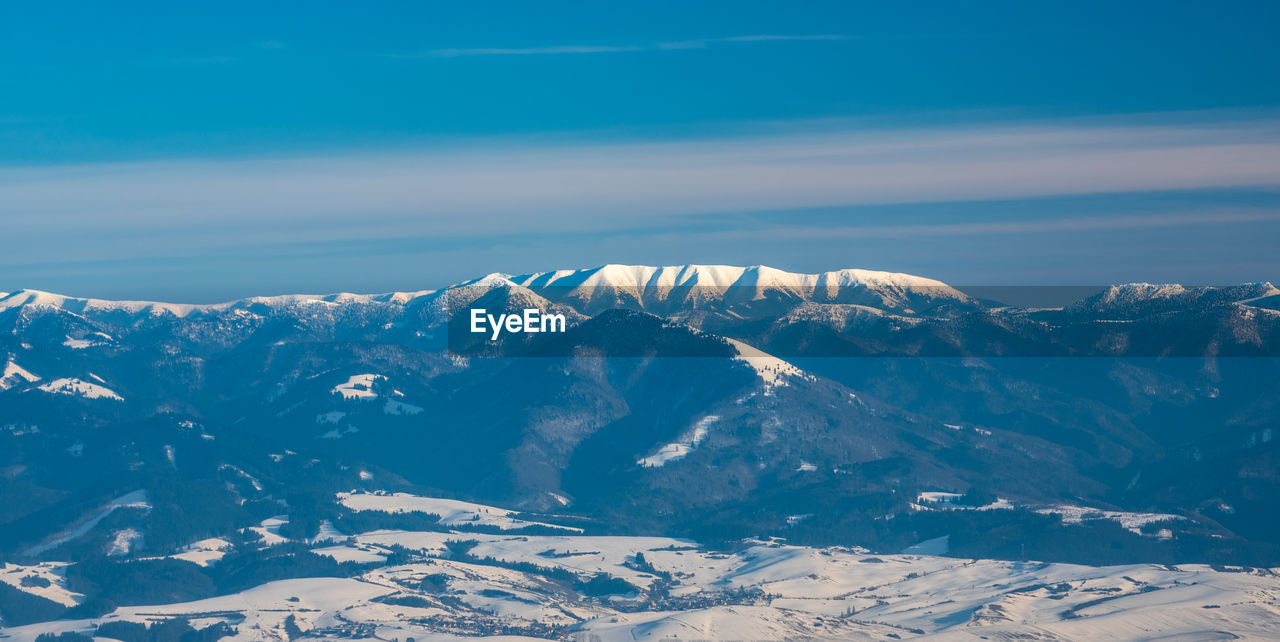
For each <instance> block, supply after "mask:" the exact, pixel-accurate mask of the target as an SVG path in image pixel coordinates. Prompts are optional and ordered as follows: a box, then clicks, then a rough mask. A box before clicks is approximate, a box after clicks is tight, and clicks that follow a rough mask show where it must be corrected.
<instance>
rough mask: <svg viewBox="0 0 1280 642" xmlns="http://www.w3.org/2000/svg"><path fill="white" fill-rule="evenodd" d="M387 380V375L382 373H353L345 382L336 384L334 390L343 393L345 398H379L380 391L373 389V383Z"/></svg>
mask: <svg viewBox="0 0 1280 642" xmlns="http://www.w3.org/2000/svg"><path fill="white" fill-rule="evenodd" d="M385 380H386V377H385V376H383V375H380V374H358V375H351V376H350V377H348V378H347V380H346V381H345V382H343V383H340V384H338V385H336V386H334V387H333V392H336V393H338V394H340V395H342V398H343V399H377V398H378V393H376V392H374V391H373V384H374V382H376V381H385Z"/></svg>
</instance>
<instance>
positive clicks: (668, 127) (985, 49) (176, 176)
mask: <svg viewBox="0 0 1280 642" xmlns="http://www.w3.org/2000/svg"><path fill="white" fill-rule="evenodd" d="M973 4H975V3H912V4H909V5H908V4H902V3H853V2H839V3H740V2H737V3H715V2H678V3H661V2H645V3H634V4H632V3H486V4H483V5H478V4H477V3H457V4H443V3H427V2H423V3H371V4H370V3H362V4H361V5H359V6H356V5H353V4H351V3H342V4H337V3H334V4H328V3H305V4H291V3H272V4H270V5H269V6H267V3H242V4H237V3H219V4H217V5H213V4H201V5H196V4H194V3H155V4H154V5H134V7H133V8H132V9H129V10H127V11H125V10H121V9H120V8H118V7H115V6H110V5H107V4H104V3H70V4H62V3H30V6H17V5H16V4H15V3H10V4H9V5H6V6H5V7H4V8H0V57H2V58H0V59H2V60H3V63H2V64H0V228H3V229H6V230H7V232H8V233H6V234H5V235H4V236H7V237H10V239H11V240H10V241H9V242H7V243H6V248H7V249H6V252H4V253H3V254H0V291H3V290H13V289H18V288H23V287H29V288H38V289H46V290H54V291H60V292H65V293H69V294H78V295H93V296H103V297H135V298H164V299H171V300H180V301H209V300H217V299H224V298H231V297H237V296H244V295H249V294H270V293H277V292H297V291H309V292H327V291H336V290H348V291H384V290H391V289H420V288H424V287H434V286H438V285H443V284H446V283H449V282H452V281H457V280H461V279H465V278H469V277H472V276H476V275H478V274H483V273H487V272H493V271H505V272H526V271H533V270H543V269H553V268H565V267H585V266H591V265H597V264H601V263H606V262H629V263H650V264H653V263H665V264H674V263H689V262H700V263H738V264H744V263H745V264H757V263H763V264H769V265H774V266H776V267H781V268H785V269H793V270H802V271H816V270H823V269H835V268H841V267H863V268H871V269H888V270H896V271H906V272H912V273H918V274H923V275H926V276H932V277H936V278H941V279H943V280H946V281H949V282H953V283H963V284H979V283H982V284H1005V283H1020V284H1035V283H1053V284H1057V283H1089V284H1096V283H1109V282H1117V281H1134V280H1142V281H1182V282H1195V283H1234V282H1241V281H1257V280H1272V281H1275V280H1280V260H1277V259H1276V258H1275V256H1274V254H1275V253H1274V252H1273V251H1272V248H1273V246H1274V240H1275V239H1278V238H1280V190H1278V189H1277V186H1278V185H1280V82H1278V81H1280V73H1278V72H1280V64H1278V63H1277V60H1280V39H1277V38H1276V37H1275V33H1277V28H1278V27H1280V5H1276V4H1274V3H1248V2H1245V3H1232V4H1230V5H1226V6H1221V7H1213V6H1210V5H1206V4H1203V3H1140V4H1137V3H1134V4H1130V3H1114V2H1113V3H1081V2H1072V3H1048V2H1044V3H1026V2H1017V3H982V5H981V6H979V7H975V6H972V5H973ZM14 239H21V240H17V241H16V242H15V240H14Z"/></svg>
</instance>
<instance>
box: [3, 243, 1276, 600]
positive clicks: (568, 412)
mask: <svg viewBox="0 0 1280 642" xmlns="http://www.w3.org/2000/svg"><path fill="white" fill-rule="evenodd" d="M472 307H484V308H486V309H488V310H490V311H499V310H500V311H508V312H518V311H520V310H523V309H526V308H538V309H541V310H545V311H551V312H555V313H558V314H563V315H565V317H566V318H567V319H568V329H567V331H566V332H565V333H563V334H555V335H513V336H511V337H510V338H508V339H506V340H502V341H499V342H492V341H487V340H480V339H477V338H475V337H472V336H469V335H467V334H466V333H460V330H459V329H460V328H461V327H462V326H463V325H465V317H466V310H467V309H469V308H472ZM1278 328H1280V289H1277V288H1275V287H1274V286H1272V285H1270V284H1266V283H1263V284H1250V285H1241V286H1230V287H1183V286H1176V285H1163V286H1157V285H1149V284H1129V285H1120V286H1113V287H1106V288H1098V291H1097V292H1096V293H1094V294H1092V295H1090V296H1087V297H1084V298H1082V299H1080V300H1077V301H1074V302H1071V303H1067V304H1065V305H1062V306H1060V307H1052V308H1046V307H1034V308H1028V307H1019V306H1016V305H1009V304H1007V303H1003V302H1000V301H994V300H991V299H990V298H989V297H988V296H986V295H985V293H984V292H982V291H980V290H979V289H975V288H965V287H952V286H949V285H946V284H944V283H942V282H939V281H935V280H932V279H926V278H922V277H916V276H911V275H905V274H896V273H886V272H874V271H867V270H839V271H834V272H826V273H822V274H794V273H789V272H784V271H781V270H776V269H772V268H768V267H763V266H757V267H747V268H743V267H728V266H698V265H689V266H676V267H645V266H620V265H609V266H604V267H600V268H594V269H588V270H561V271H554V272H541V273H535V274H528V275H519V276H510V275H502V274H491V275H488V276H485V277H482V278H479V279H475V280H472V281H468V282H465V283H461V284H458V285H455V286H450V287H447V288H441V289H437V290H424V291H416V292H395V293H388V294H380V295H356V294H333V295H324V296H306V295H289V296H275V297H255V298H249V299H243V300H239V301H234V302H229V303H223V304H215V305H185V304H168V303H154V302H135V301H105V300H98V299H81V298H74V297H65V296H60V295H55V294H49V293H45V292H39V291H33V290H21V291H17V292H14V293H10V294H7V295H3V296H0V362H2V363H3V373H0V374H2V376H0V560H8V561H10V562H12V563H17V564H23V565H26V566H31V565H33V564H41V563H47V564H52V563H67V562H73V563H74V564H73V565H72V566H71V567H70V568H72V569H75V568H78V567H81V566H83V567H84V568H85V569H87V570H86V571H85V573H89V576H90V577H92V578H94V579H93V580H92V581H90V580H88V579H84V577H82V575H83V574H82V575H76V571H68V573H70V574H71V577H73V578H76V577H79V578H80V579H79V580H77V581H78V582H80V584H77V585H76V586H75V587H73V588H76V589H78V594H80V595H81V596H82V598H78V599H80V600H81V601H79V602H77V606H75V608H82V607H83V608H87V607H84V604H86V603H89V602H91V601H92V599H93V598H94V596H95V595H97V596H100V597H102V598H103V599H108V598H110V599H111V600H112V601H113V602H114V603H115V604H127V603H131V602H130V601H131V600H132V603H139V604H146V603H156V602H155V600H157V599H158V597H163V598H164V600H165V601H177V600H180V599H187V598H194V597H198V596H196V595H194V594H189V593H188V592H184V589H182V587H180V586H168V585H161V586H157V587H152V588H153V589H154V591H155V593H154V594H147V595H146V596H145V597H138V596H137V595H135V594H133V593H128V592H127V591H125V592H124V593H120V591H121V589H120V588H119V587H116V586H114V584H113V582H111V581H108V580H106V579H102V578H100V577H97V576H93V575H92V573H90V572H89V571H90V570H92V568H96V567H93V566H92V565H94V564H98V565H101V564H109V565H117V566H119V565H127V564H129V563H142V562H143V561H144V560H149V559H155V558H165V559H168V558H167V557H165V556H172V555H179V554H181V553H182V551H184V550H189V549H190V547H191V546H192V545H193V543H195V542H199V541H203V540H206V539H209V538H227V537H229V534H232V533H240V534H241V535H240V536H239V537H240V538H241V540H244V541H245V542H246V544H244V545H245V546H247V547H248V548H247V549H246V550H253V546H252V543H253V542H254V541H256V540H261V539H262V534H261V533H259V534H258V535H253V533H256V531H254V530H253V529H267V527H265V526H262V524H263V523H264V520H269V519H273V518H277V517H281V518H282V521H280V522H278V523H277V526H279V528H276V530H277V531H279V532H278V533H276V535H277V536H279V537H282V538H284V539H285V540H288V541H294V542H307V541H310V540H313V539H314V538H316V537H318V536H320V535H321V534H322V533H323V532H328V531H326V529H333V530H335V531H336V532H337V533H340V534H342V535H344V536H345V535H357V534H359V533H361V532H364V531H365V530H368V529H370V528H379V527H380V528H401V529H406V528H408V524H407V523H406V521H405V520H406V519H407V518H405V517H404V516H400V517H397V516H395V515H396V513H394V512H390V513H387V514H385V515H382V516H381V517H379V518H378V519H373V518H371V517H370V516H369V514H368V513H361V512H359V511H353V510H351V509H350V507H347V506H345V505H344V504H343V503H342V502H338V501H335V500H334V498H335V497H336V494H337V493H342V492H352V491H360V492H370V493H372V492H407V493H415V494H418V495H422V496H431V497H445V498H456V499H458V500H468V501H485V502H492V503H496V504H500V505H504V506H508V507H511V509H513V510H516V511H521V512H522V513H525V514H528V515H531V516H547V515H553V516H554V517H548V518H546V519H545V520H544V519H542V518H536V519H535V518H534V517H530V518H529V519H530V520H531V521H533V522H537V523H539V524H543V526H540V527H538V528H555V527H558V526H556V525H559V526H565V527H572V528H579V529H583V531H584V532H585V533H587V534H589V535H620V536H631V537H650V536H664V537H680V538H691V539H693V540H697V541H699V542H702V543H703V544H705V545H708V546H713V547H714V546H722V547H726V548H727V549H730V550H732V549H733V548H734V546H736V545H735V544H734V542H741V541H743V540H744V538H770V537H772V538H784V539H785V540H786V541H787V542H789V543H791V544H792V545H809V546H815V547H831V546H845V547H850V546H858V547H865V549H866V550H868V551H870V552H871V553H879V554H889V553H895V554H896V553H898V552H900V551H903V550H908V549H909V548H910V547H912V546H916V545H920V544H921V543H922V542H934V544H931V545H930V546H931V547H932V548H928V549H927V550H929V551H931V552H934V553H946V554H950V555H956V556H961V557H971V558H987V559H1001V560H1043V561H1050V562H1072V563H1086V564H1118V563H1140V562H1156V563H1165V564H1174V563H1191V562H1194V563H1207V564H1220V565H1221V564H1231V565H1248V566H1259V567H1269V566H1277V565H1280V537H1278V536H1277V535H1276V533H1278V532H1280V529H1278V528H1277V526H1280V523H1278V522H1280V518H1277V517H1276V515H1275V511H1274V506H1275V505H1276V502H1277V501H1280V468H1278V467H1277V460H1276V457H1277V449H1276V441H1275V440H1274V435H1275V433H1276V430H1277V429H1280V426H1277V425H1276V420H1275V417H1277V416H1280V412H1278V411H1280V409H1278V408H1277V400H1280V395H1277V392H1280V361H1278V360H1277V356H1280V332H1278ZM141 497H145V501H144V500H142V499H139V498H141ZM122 498H125V499H122ZM129 498H133V499H129ZM378 520H381V521H378ZM548 524H550V525H548ZM281 525H282V526H281ZM409 530H412V529H409ZM267 531H270V529H267ZM255 538H256V540H255ZM233 539H234V538H233ZM938 542H945V543H943V544H939V543H938ZM232 543H233V544H234V543H235V542H232ZM939 546H941V548H939ZM260 562H261V560H257V561H254V562H253V563H250V562H246V563H245V564H246V566H245V568H243V569H240V570H239V571H238V572H239V573H240V575H235V574H234V573H232V574H231V576H221V575H218V574H217V573H213V572H212V571H204V570H202V571H200V572H201V573H206V574H209V573H212V575H210V579H209V580H208V581H209V582H210V583H211V586H214V588H211V589H210V590H212V591H214V593H217V592H219V591H223V592H225V591H230V590H232V589H235V590H241V589H243V588H247V587H249V586H251V585H252V583H250V579H249V578H250V577H252V578H256V579H258V580H261V579H264V578H265V579H279V578H281V577H294V576H296V575H297V574H305V573H307V572H309V571H305V570H294V571H290V570H287V569H286V570H279V568H277V567H278V566H279V564H278V563H273V564H276V565H275V566H273V565H271V564H267V565H266V566H262V565H261V564H260ZM117 566H112V567H111V568H117ZM24 567H25V566H24ZM91 567H92V568H91ZM121 568H123V566H122V567H121ZM224 568H228V569H230V568H231V565H226V566H224ZM263 568H269V569H275V570H270V571H264V570H262V569H263ZM120 572H123V571H120ZM229 572H230V571H228V573H229ZM111 577H117V575H112V576H111ZM153 583H154V582H151V583H148V582H142V584H143V585H147V586H150V585H151V584H153ZM2 589H3V587H0V590H2ZM95 591H96V592H95ZM113 591H115V592H114V593H113ZM122 596H123V597H122ZM0 597H2V596H0ZM138 600H143V601H138ZM146 600H151V601H146ZM2 602H3V600H0V606H2ZM0 617H4V618H7V619H6V621H10V620H11V619H12V617H13V616H12V615H11V614H8V615H6V613H5V611H4V610H3V608H0Z"/></svg>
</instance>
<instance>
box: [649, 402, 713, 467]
mask: <svg viewBox="0 0 1280 642" xmlns="http://www.w3.org/2000/svg"><path fill="white" fill-rule="evenodd" d="M717 421H720V416H719V415H707V416H706V417H703V418H702V419H699V420H698V422H697V423H695V424H694V425H693V428H692V429H691V430H690V431H689V432H688V433H686V434H684V435H681V437H680V439H678V440H676V441H673V442H671V443H669V444H667V445H665V446H663V447H661V448H659V449H658V450H657V452H655V453H653V454H652V455H649V456H648V457H643V458H641V459H638V460H636V463H637V464H639V465H640V466H641V467H642V468H661V467H662V466H663V465H665V464H666V463H667V462H669V461H675V460H677V459H682V458H684V457H685V456H686V455H688V454H689V453H691V452H693V449H694V448H697V447H698V444H700V443H702V440H704V439H706V438H707V429H708V428H709V427H710V426H711V425H712V424H714V423H715V422H717Z"/></svg>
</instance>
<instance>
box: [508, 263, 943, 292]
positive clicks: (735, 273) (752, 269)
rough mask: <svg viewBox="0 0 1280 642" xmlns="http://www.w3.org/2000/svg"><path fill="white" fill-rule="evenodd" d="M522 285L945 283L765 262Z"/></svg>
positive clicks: (552, 276) (618, 272) (603, 272)
mask: <svg viewBox="0 0 1280 642" xmlns="http://www.w3.org/2000/svg"><path fill="white" fill-rule="evenodd" d="M509 278H510V280H511V281H512V282H514V283H516V284H518V285H522V286H525V287H549V286H558V287H566V286H567V287H581V286H588V287H623V288H653V287H658V288H664V287H665V288H673V287H715V288H728V287H747V286H758V287H779V288H788V287H789V288H808V289H813V288H818V287H829V286H834V287H856V286H860V285H863V286H865V285H895V286H899V287H931V288H948V287H949V286H948V285H947V284H946V283H943V282H941V281H935V280H933V279H927V278H924V277H920V276H914V275H911V274H902V273H899V272H879V271H875V270H858V269H845V270H835V271H832V272H820V273H817V274H799V273H795V272H786V271H783V270H779V269H776V268H771V267H769V266H767V265H752V266H749V267H737V266H732V265H668V266H661V267H653V266H648V265H616V264H610V265H604V266H601V267H597V268H590V269H585V270H556V271H552V272H536V273H533V274H526V275H522V276H513V277H509Z"/></svg>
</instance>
